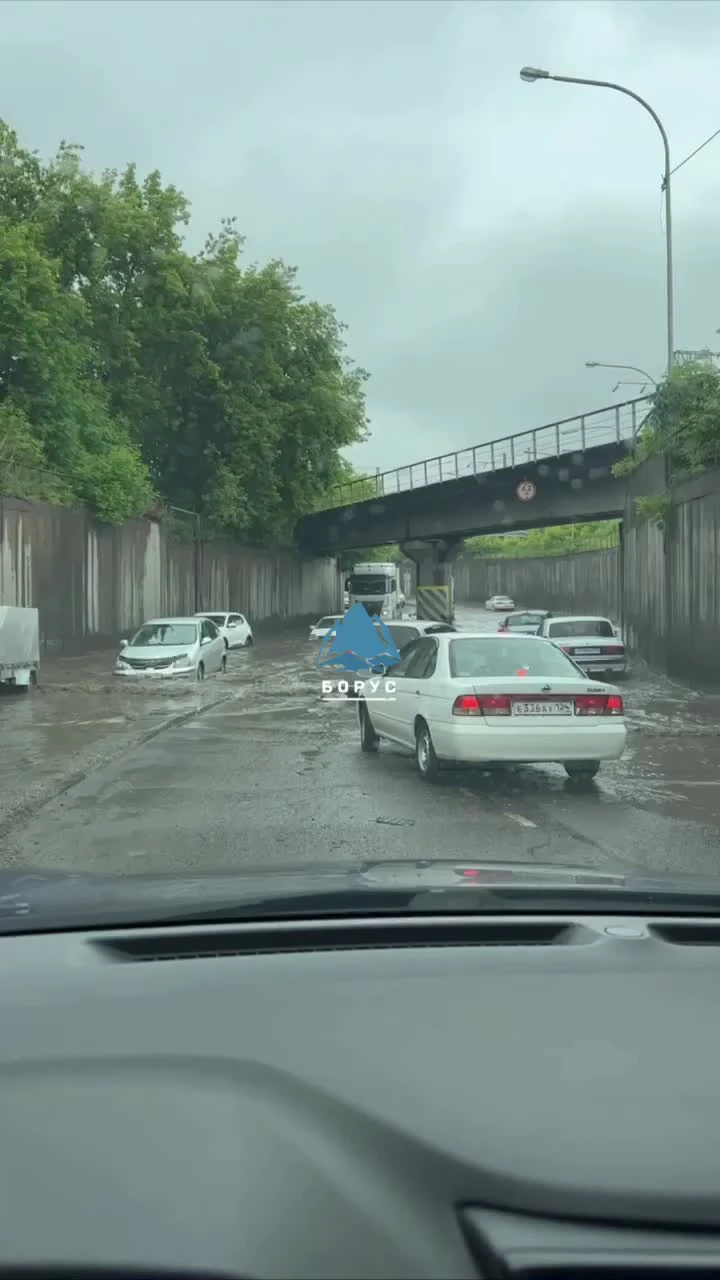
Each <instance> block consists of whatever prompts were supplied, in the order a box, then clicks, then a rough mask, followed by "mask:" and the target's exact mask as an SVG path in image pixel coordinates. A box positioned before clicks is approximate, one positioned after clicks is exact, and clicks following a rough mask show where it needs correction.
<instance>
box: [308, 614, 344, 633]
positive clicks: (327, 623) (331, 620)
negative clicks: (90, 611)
mask: <svg viewBox="0 0 720 1280" xmlns="http://www.w3.org/2000/svg"><path fill="white" fill-rule="evenodd" d="M342 620H343V615H342V614H341V613H329V614H327V616H326V617H324V618H320V619H319V620H318V621H317V622H313V624H312V626H311V628H310V639H311V640H324V639H325V637H326V635H327V634H328V632H330V631H332V629H333V627H336V626H337V624H338V622H342Z"/></svg>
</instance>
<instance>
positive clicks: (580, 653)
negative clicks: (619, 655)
mask: <svg viewBox="0 0 720 1280" xmlns="http://www.w3.org/2000/svg"><path fill="white" fill-rule="evenodd" d="M575 654H576V656H577V657H580V658H598V657H599V656H600V650H599V649H576V650H575Z"/></svg>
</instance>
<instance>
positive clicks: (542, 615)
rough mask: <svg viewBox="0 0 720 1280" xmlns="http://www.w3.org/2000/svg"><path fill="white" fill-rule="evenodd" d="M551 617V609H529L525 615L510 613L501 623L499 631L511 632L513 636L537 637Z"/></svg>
mask: <svg viewBox="0 0 720 1280" xmlns="http://www.w3.org/2000/svg"><path fill="white" fill-rule="evenodd" d="M551 617H552V614H551V613H550V611H549V609H528V610H526V611H525V612H524V613H521V612H518V613H509V614H508V616H507V617H506V618H504V619H503V621H502V622H501V623H500V626H499V627H498V631H511V632H512V633H513V635H526V636H537V635H539V634H540V631H541V629H542V625H543V623H544V622H545V620H546V619H547V618H551Z"/></svg>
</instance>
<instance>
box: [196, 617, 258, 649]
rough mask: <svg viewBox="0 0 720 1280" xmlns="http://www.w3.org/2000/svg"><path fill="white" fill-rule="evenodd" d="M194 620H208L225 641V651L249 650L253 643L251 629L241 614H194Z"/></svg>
mask: <svg viewBox="0 0 720 1280" xmlns="http://www.w3.org/2000/svg"><path fill="white" fill-rule="evenodd" d="M195 617H196V618H209V619H210V621H211V622H214V623H215V626H216V627H217V629H218V631H219V632H220V635H221V636H222V638H223V640H224V641H225V648H226V649H249V647H250V645H251V644H252V642H253V633H252V627H251V626H250V623H249V622H248V620H247V618H245V617H243V615H242V614H241V613H204V612H201V613H196V615H195Z"/></svg>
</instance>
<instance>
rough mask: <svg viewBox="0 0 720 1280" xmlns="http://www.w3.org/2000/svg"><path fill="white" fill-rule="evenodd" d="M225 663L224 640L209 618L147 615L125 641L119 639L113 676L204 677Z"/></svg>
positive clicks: (152, 677) (198, 678)
mask: <svg viewBox="0 0 720 1280" xmlns="http://www.w3.org/2000/svg"><path fill="white" fill-rule="evenodd" d="M226 665H227V654H226V652H225V641H224V640H223V638H222V636H221V635H220V632H219V631H218V629H217V627H216V626H215V623H214V622H211V621H210V619H209V618H151V619H150V621H148V622H144V623H143V625H142V626H141V627H140V629H139V631H136V632H135V635H134V636H133V637H132V640H130V642H129V643H128V642H127V640H121V641H120V653H119V654H118V657H117V661H116V663H115V675H116V676H124V677H125V678H126V679H128V678H130V679H136V678H138V677H140V678H143V679H148V678H149V679H155V680H157V679H177V678H178V677H180V678H182V677H185V678H187V677H190V678H191V679H193V680H204V678H205V676H209V675H213V674H214V673H215V672H217V671H224V670H225V667H226Z"/></svg>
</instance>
